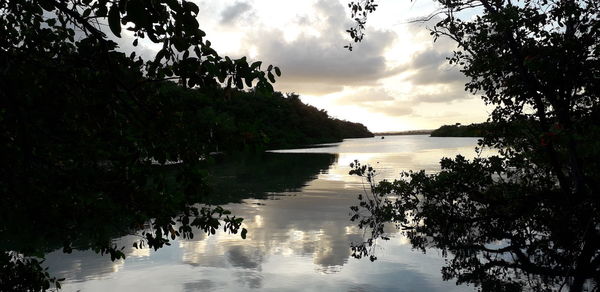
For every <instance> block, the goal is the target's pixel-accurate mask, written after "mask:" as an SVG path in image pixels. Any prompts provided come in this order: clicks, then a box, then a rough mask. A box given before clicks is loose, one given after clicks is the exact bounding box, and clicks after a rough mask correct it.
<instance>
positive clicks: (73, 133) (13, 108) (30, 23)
mask: <svg viewBox="0 0 600 292" xmlns="http://www.w3.org/2000/svg"><path fill="white" fill-rule="evenodd" d="M198 11H199V7H198V6H196V5H195V4H193V3H191V2H187V1H182V2H179V1H170V0H164V1H139V0H129V1H127V0H121V1H108V0H98V1H55V0H39V1H38V0H14V1H0V140H1V141H2V143H0V155H1V159H2V160H1V162H2V165H3V167H2V168H1V169H0V197H2V200H1V201H0V238H2V241H1V242H0V254H2V256H1V257H0V264H1V266H2V270H3V272H2V273H1V274H0V290H2V291H13V290H23V289H28V290H44V289H46V288H47V287H49V286H50V284H52V283H54V282H56V281H55V279H52V278H49V277H48V275H47V273H45V271H44V269H42V268H41V267H40V266H39V264H40V261H39V260H38V259H35V258H33V257H43V254H44V252H46V251H49V250H51V249H55V248H63V250H64V251H65V252H69V251H71V250H72V249H74V248H81V249H93V250H95V251H97V252H98V253H101V254H108V255H110V257H111V259H113V260H114V259H119V258H123V257H124V254H123V252H122V251H121V248H120V247H118V246H115V245H113V244H112V241H111V238H113V236H116V235H121V234H126V233H133V232H136V231H138V230H144V232H143V235H142V238H141V239H140V242H138V243H136V246H139V245H140V244H144V245H148V246H150V247H152V248H155V249H157V248H160V247H162V246H164V245H168V244H169V240H170V239H174V238H175V237H178V236H182V237H184V238H186V237H192V236H193V232H192V231H193V228H195V229H199V230H202V231H203V232H207V233H209V234H214V233H215V231H216V230H217V229H218V228H224V229H225V231H227V232H232V233H238V232H240V231H241V235H242V237H245V233H246V230H244V229H241V230H240V228H241V222H242V219H241V218H236V217H235V216H231V214H229V212H228V211H226V210H223V209H222V208H220V207H208V206H198V205H194V203H197V202H201V201H202V198H203V197H204V195H205V193H206V186H205V184H204V182H203V176H202V171H201V169H202V168H201V166H202V164H203V163H206V162H208V161H209V160H210V159H209V156H208V154H209V153H210V151H212V150H211V149H214V148H215V146H214V144H213V141H212V140H211V139H210V129H211V128H212V127H214V125H215V123H216V121H215V120H214V119H212V118H211V116H206V115H205V114H206V112H205V110H204V109H203V108H199V107H197V101H191V100H184V99H182V98H180V97H179V96H166V95H164V94H161V84H163V82H164V81H165V80H167V79H177V80H178V81H179V83H180V84H181V85H183V86H186V87H201V88H203V89H216V88H219V87H220V86H221V84H224V85H225V86H227V88H230V87H231V86H235V87H237V88H240V89H241V88H244V87H245V86H246V87H248V86H252V85H255V87H256V89H257V90H259V91H261V92H269V91H271V90H272V86H271V84H270V83H272V82H275V77H274V75H280V71H279V69H278V68H276V67H273V66H268V67H267V68H266V70H264V71H262V70H261V67H262V63H260V62H255V63H252V64H249V63H248V62H247V61H246V59H245V58H240V59H237V60H232V59H230V58H229V57H221V56H219V55H218V54H217V53H216V52H215V51H214V50H213V49H212V48H211V46H210V42H209V41H207V40H205V39H204V36H205V33H204V32H203V31H202V30H200V29H199V28H198V22H197V20H196V15H197V13H198ZM105 24H108V28H109V29H110V31H111V32H112V34H113V35H114V36H116V37H120V35H121V31H122V30H128V31H130V32H131V33H133V34H134V35H135V37H136V39H135V40H133V45H134V46H137V44H138V42H139V40H138V39H142V38H147V39H149V40H150V41H151V42H153V43H159V44H161V45H162V49H161V50H160V51H159V52H158V53H157V54H156V56H155V58H154V59H153V60H142V59H141V58H139V57H137V56H136V54H135V53H133V54H131V55H129V56H127V55H125V54H124V53H122V52H119V50H118V47H117V46H116V43H115V42H113V41H110V40H109V37H108V36H107V34H106V32H105V31H103V29H101V28H102V27H103V25H105ZM106 30H108V29H106ZM169 161H180V162H182V163H180V164H178V165H173V166H169V167H166V166H165V164H167V162H169ZM11 271H12V272H11Z"/></svg>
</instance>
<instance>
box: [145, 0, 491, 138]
mask: <svg viewBox="0 0 600 292" xmlns="http://www.w3.org/2000/svg"><path fill="white" fill-rule="evenodd" d="M349 1H350V0H301V1H299V0H295V1H291V0H221V1H212V0H211V1H208V0H195V2H196V3H197V4H198V6H199V7H200V13H199V14H198V21H199V23H200V28H201V29H202V30H204V31H205V32H206V33H207V39H208V40H210V41H211V43H212V46H213V47H214V48H215V49H216V50H217V52H219V54H220V55H222V56H225V55H228V56H232V57H241V56H247V57H248V58H249V59H250V60H261V61H263V64H273V65H275V66H278V67H280V68H281V71H282V76H281V77H280V78H279V79H278V80H277V82H276V83H275V84H274V87H275V89H276V90H278V91H281V92H284V93H291V92H295V93H298V94H299V95H300V97H301V99H302V101H304V102H305V103H308V104H311V105H313V106H315V107H317V108H320V109H324V110H326V111H327V112H328V113H329V114H330V115H331V116H333V117H336V118H339V119H344V120H349V121H353V122H360V123H363V124H364V125H366V126H367V127H368V128H369V129H370V130H371V131H373V132H382V131H404V130H419V129H435V128H438V127H439V126H441V125H444V124H454V123H463V124H468V123H473V122H483V121H485V120H486V118H487V116H488V113H489V112H490V109H489V108H486V106H485V105H484V103H483V101H482V100H481V99H480V98H479V97H478V96H473V95H470V94H468V93H467V92H465V91H464V84H465V82H466V81H467V79H466V78H465V77H464V76H463V75H462V73H460V71H459V68H457V67H454V66H451V65H449V64H448V63H447V61H446V57H448V56H450V55H451V52H452V51H453V50H455V49H456V45H455V44H454V43H453V42H452V41H450V40H447V39H439V40H437V41H436V42H435V43H434V41H433V38H432V37H431V36H430V35H429V31H428V30H427V26H431V23H429V24H423V23H414V22H410V20H414V19H416V18H418V17H423V16H427V15H429V14H430V13H431V12H433V11H435V9H436V6H435V4H434V3H433V2H432V1H430V0H413V1H410V0H380V1H379V8H378V10H377V11H376V12H375V13H373V14H372V15H371V16H370V18H369V22H368V23H367V30H366V36H365V39H364V40H363V42H361V43H359V44H356V45H354V50H353V51H352V52H350V51H348V50H347V49H344V45H347V44H348V43H349V42H350V40H349V36H348V35H347V33H346V32H345V30H346V29H348V28H350V27H351V26H352V25H353V23H352V21H351V19H350V14H349V11H348V8H347V4H348V2H349ZM147 49H148V50H156V49H157V48H151V47H148V48H147Z"/></svg>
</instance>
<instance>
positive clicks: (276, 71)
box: [275, 67, 281, 77]
mask: <svg viewBox="0 0 600 292" xmlns="http://www.w3.org/2000/svg"><path fill="white" fill-rule="evenodd" d="M275 74H277V76H278V77H280V76H281V70H279V67H275Z"/></svg>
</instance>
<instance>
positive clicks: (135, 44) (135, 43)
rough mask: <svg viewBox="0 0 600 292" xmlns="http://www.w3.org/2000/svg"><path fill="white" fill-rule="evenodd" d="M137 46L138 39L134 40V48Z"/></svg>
mask: <svg viewBox="0 0 600 292" xmlns="http://www.w3.org/2000/svg"><path fill="white" fill-rule="evenodd" d="M137 45H138V39H135V40H133V46H134V47H137Z"/></svg>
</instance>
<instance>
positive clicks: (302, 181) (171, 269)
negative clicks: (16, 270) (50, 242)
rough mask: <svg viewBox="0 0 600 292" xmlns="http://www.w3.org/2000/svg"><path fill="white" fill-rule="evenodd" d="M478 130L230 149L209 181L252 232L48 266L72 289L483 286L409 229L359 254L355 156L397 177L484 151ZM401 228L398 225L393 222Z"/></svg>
mask: <svg viewBox="0 0 600 292" xmlns="http://www.w3.org/2000/svg"><path fill="white" fill-rule="evenodd" d="M476 143H477V139H476V138H433V137H428V136H423V135H414V136H386V137H385V139H381V137H374V138H365V139H346V140H344V141H343V142H341V143H332V144H323V145H317V146H314V147H311V148H303V149H287V150H274V151H269V152H267V153H263V154H260V155H255V156H249V157H248V156H246V157H243V156H240V157H228V158H225V159H224V161H222V162H220V163H219V164H218V166H217V167H215V168H214V170H213V171H212V175H211V177H210V181H211V182H213V183H214V185H215V187H214V188H215V193H218V194H219V196H217V197H215V198H211V202H213V203H221V204H224V203H226V202H234V203H228V204H226V205H224V207H225V208H226V209H229V210H231V211H232V212H233V214H234V215H236V216H240V217H243V218H244V225H245V226H244V227H245V228H247V229H248V237H247V239H245V240H244V239H241V237H240V236H239V234H238V235H229V234H225V233H223V232H222V231H221V232H220V233H219V232H218V233H217V234H215V235H211V236H206V235H205V234H201V233H200V232H197V233H196V235H197V236H195V237H194V239H193V240H176V241H174V242H172V245H171V246H169V247H165V248H162V249H160V250H158V251H153V250H149V249H135V248H133V247H132V243H133V242H134V241H135V240H136V239H137V238H136V237H135V236H126V237H123V238H119V239H117V240H115V241H116V243H117V244H118V245H119V246H125V254H126V255H127V259H126V260H119V261H115V262H111V261H110V257H108V256H104V257H102V256H99V255H97V254H95V253H94V252H92V251H74V252H73V253H72V254H63V253H62V252H59V251H57V252H52V253H50V254H48V255H47V260H46V264H47V265H48V266H49V267H50V272H51V274H52V275H55V276H57V277H58V278H62V277H64V278H66V280H65V281H64V283H63V291H78V290H81V291H250V290H252V291H258V290H260V291H444V292H450V291H474V288H473V287H472V286H471V287H469V286H456V285H455V283H454V282H453V281H449V282H445V281H442V279H441V273H440V269H441V267H442V265H443V264H444V259H443V258H442V257H441V255H440V253H439V252H437V251H436V250H429V251H428V252H427V253H426V254H423V253H421V252H420V251H415V250H412V249H411V246H410V244H409V243H408V242H407V240H406V239H405V238H403V237H402V236H401V235H400V234H395V236H392V238H391V240H389V241H385V242H381V243H379V244H378V248H377V254H376V255H377V257H378V260H377V261H375V262H370V261H369V260H368V259H355V258H352V256H351V251H350V243H351V242H353V241H354V242H358V241H360V240H361V238H362V234H363V233H362V232H363V231H362V230H360V229H358V227H357V226H356V224H355V223H354V222H351V221H350V220H349V218H350V215H349V214H350V209H349V207H350V206H353V205H356V204H357V203H358V200H357V196H358V194H360V193H361V192H362V190H363V187H368V186H367V185H366V184H365V183H364V182H363V181H361V178H359V177H356V176H349V175H348V171H349V170H350V167H349V164H350V163H351V162H352V161H354V160H355V159H357V160H359V161H360V162H361V163H362V164H365V163H369V164H371V165H372V166H374V168H375V169H376V170H377V173H378V176H377V179H378V180H381V179H394V178H395V177H397V175H398V173H399V172H400V171H403V170H411V169H412V170H419V169H425V170H426V171H428V172H430V173H432V172H436V171H438V170H439V160H440V158H442V157H453V156H455V155H456V154H459V153H460V154H462V155H464V156H466V157H468V158H470V157H473V156H475V154H476V153H475V151H474V147H475V146H476ZM390 231H391V232H394V230H393V229H392V230H390Z"/></svg>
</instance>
